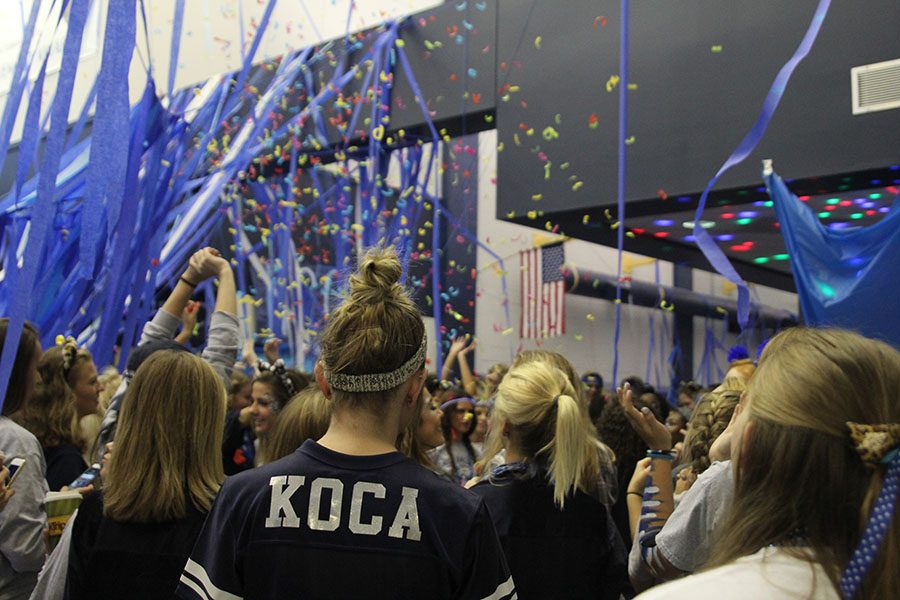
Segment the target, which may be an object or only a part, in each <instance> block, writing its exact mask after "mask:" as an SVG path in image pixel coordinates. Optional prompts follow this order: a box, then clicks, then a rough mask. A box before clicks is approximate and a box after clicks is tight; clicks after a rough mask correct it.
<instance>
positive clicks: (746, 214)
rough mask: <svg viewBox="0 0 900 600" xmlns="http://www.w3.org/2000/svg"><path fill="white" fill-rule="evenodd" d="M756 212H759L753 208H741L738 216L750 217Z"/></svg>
mask: <svg viewBox="0 0 900 600" xmlns="http://www.w3.org/2000/svg"><path fill="white" fill-rule="evenodd" d="M758 214H759V213H757V212H756V211H755V210H743V211H741V212H739V213H738V216H739V217H740V218H742V219H752V218H754V217H756V216H757V215H758Z"/></svg>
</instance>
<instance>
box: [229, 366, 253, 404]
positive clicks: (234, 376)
mask: <svg viewBox="0 0 900 600" xmlns="http://www.w3.org/2000/svg"><path fill="white" fill-rule="evenodd" d="M251 381H252V380H251V379H250V378H249V377H248V376H247V375H246V374H244V373H242V372H241V371H239V370H237V369H235V370H234V371H232V372H231V381H230V383H229V385H228V408H230V409H233V408H234V397H235V396H237V395H238V394H239V393H240V392H241V390H242V389H243V388H244V386H245V385H248V384H250V382H251Z"/></svg>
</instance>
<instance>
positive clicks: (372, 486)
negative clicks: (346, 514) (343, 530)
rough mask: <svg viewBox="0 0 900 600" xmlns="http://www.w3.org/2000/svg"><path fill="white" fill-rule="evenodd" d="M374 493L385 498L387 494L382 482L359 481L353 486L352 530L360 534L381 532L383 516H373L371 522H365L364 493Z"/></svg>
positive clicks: (380, 497)
mask: <svg viewBox="0 0 900 600" xmlns="http://www.w3.org/2000/svg"><path fill="white" fill-rule="evenodd" d="M366 493H369V494H372V495H373V496H375V497H376V498H379V499H383V498H384V494H385V489H384V486H383V485H381V484H380V483H371V482H368V481H358V482H357V483H356V485H354V486H353V498H352V499H351V500H350V531H352V532H353V533H358V534H360V535H377V534H379V533H381V522H382V520H383V519H382V518H381V517H378V516H372V522H371V523H363V522H362V521H360V519H361V518H362V503H363V494H366Z"/></svg>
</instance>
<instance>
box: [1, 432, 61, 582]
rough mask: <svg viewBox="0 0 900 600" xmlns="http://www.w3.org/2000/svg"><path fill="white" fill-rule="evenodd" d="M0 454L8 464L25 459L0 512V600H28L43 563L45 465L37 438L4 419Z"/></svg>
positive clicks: (46, 488) (45, 492)
mask: <svg viewBox="0 0 900 600" xmlns="http://www.w3.org/2000/svg"><path fill="white" fill-rule="evenodd" d="M0 452H3V454H5V455H6V460H7V462H8V461H9V460H11V459H13V458H24V459H25V464H24V465H22V472H21V473H19V475H18V477H17V478H16V481H15V483H13V488H14V489H15V490H16V493H15V495H14V496H13V497H12V498H11V499H10V501H9V504H7V505H6V508H4V509H3V511H2V512H0V600H18V599H20V598H23V599H27V598H28V596H29V595H30V594H31V590H32V588H34V585H35V583H36V582H37V575H38V571H40V570H41V566H42V565H43V564H44V550H45V549H44V537H43V530H44V528H45V527H46V526H47V516H46V513H45V512H44V496H45V495H46V494H47V492H48V491H49V488H48V487H47V479H46V477H47V464H46V462H44V452H43V450H41V444H40V443H39V442H38V441H37V438H35V437H34V436H33V435H32V434H31V433H29V432H28V431H27V430H26V429H25V428H23V427H21V426H19V425H17V424H16V423H14V422H13V421H12V420H11V419H9V418H7V417H0Z"/></svg>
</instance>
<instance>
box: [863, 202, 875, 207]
mask: <svg viewBox="0 0 900 600" xmlns="http://www.w3.org/2000/svg"><path fill="white" fill-rule="evenodd" d="M876 206H878V204H877V203H876V202H863V203H862V207H863V208H875V207H876Z"/></svg>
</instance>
